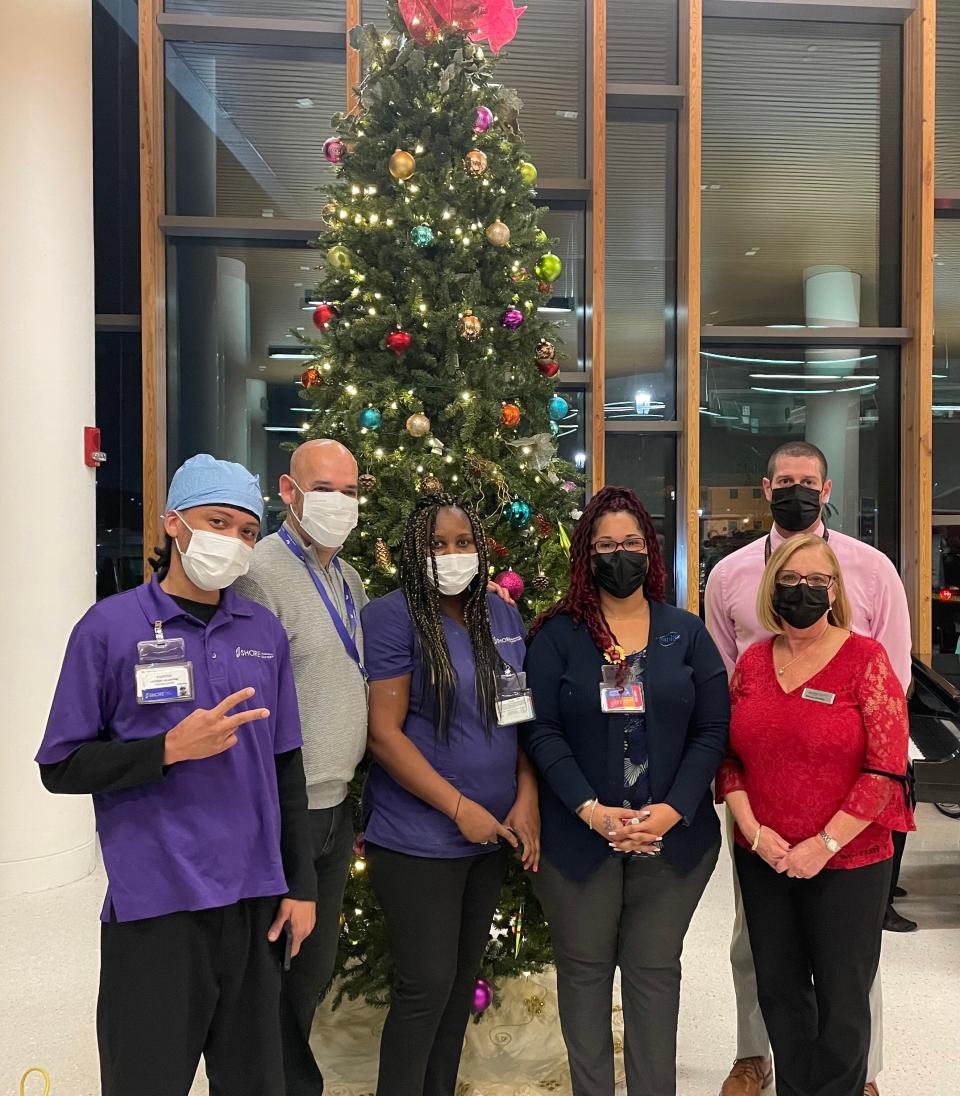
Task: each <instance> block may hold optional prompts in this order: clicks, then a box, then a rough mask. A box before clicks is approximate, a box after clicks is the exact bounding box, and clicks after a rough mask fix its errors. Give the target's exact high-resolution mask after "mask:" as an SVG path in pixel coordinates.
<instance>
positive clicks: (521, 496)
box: [301, 0, 580, 1003]
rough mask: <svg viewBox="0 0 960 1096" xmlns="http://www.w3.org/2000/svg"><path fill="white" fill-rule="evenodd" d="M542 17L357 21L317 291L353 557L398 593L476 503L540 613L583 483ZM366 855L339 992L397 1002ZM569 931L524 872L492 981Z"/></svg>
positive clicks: (472, 11) (381, 587)
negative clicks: (415, 514)
mask: <svg viewBox="0 0 960 1096" xmlns="http://www.w3.org/2000/svg"><path fill="white" fill-rule="evenodd" d="M523 10H524V9H522V8H519V9H515V8H514V7H513V2H512V0H483V2H482V3H477V2H466V0H429V2H428V0H390V17H391V20H392V24H393V25H392V27H391V28H389V29H388V30H387V31H386V32H384V30H383V29H382V28H381V29H378V28H376V27H374V26H365V27H363V28H360V27H357V28H354V30H353V31H352V32H351V44H352V45H353V47H354V48H356V49H358V50H359V51H360V54H361V63H362V67H363V72H364V73H365V75H364V79H363V81H362V83H361V85H360V86H359V87H358V88H357V95H358V107H357V109H356V111H354V112H351V113H350V114H347V115H337V116H335V117H334V119H333V125H334V128H335V130H336V133H335V135H334V136H332V137H331V138H330V139H329V140H328V141H327V142H326V144H325V146H324V151H325V154H326V156H327V159H328V160H330V161H331V162H332V163H333V164H335V165H336V172H337V182H336V184H335V185H334V186H333V187H332V188H331V190H330V193H329V200H328V202H327V204H326V206H325V207H324V221H325V222H326V223H327V224H328V226H329V233H327V234H326V236H325V237H324V238H323V240H321V241H318V243H317V246H318V247H320V248H322V249H323V250H324V251H325V257H326V263H325V275H324V277H323V278H322V280H321V282H320V284H319V286H318V287H317V293H318V299H319V300H320V301H322V302H323V303H321V304H319V305H318V306H317V308H316V311H315V313H314V317H313V318H314V324H315V325H316V327H317V329H318V333H317V334H316V335H315V336H314V337H313V338H310V339H307V340H306V342H307V345H308V346H309V347H310V349H311V350H312V352H313V353H314V354H315V361H313V362H311V363H310V365H309V366H308V368H307V369H306V370H305V372H304V374H303V376H302V378H301V381H302V385H303V396H304V398H306V399H308V400H310V401H311V403H312V405H313V407H314V408H315V414H314V416H313V417H312V421H311V423H310V426H309V429H308V432H307V435H306V436H308V437H332V438H337V439H338V440H340V441H342V442H343V443H344V444H345V445H346V446H347V447H348V448H349V449H351V451H352V452H353V453H354V454H355V455H356V457H357V460H358V462H359V464H360V471H361V477H360V485H361V491H362V499H361V507H360V526H359V531H358V534H355V535H354V537H353V538H351V541H350V542H349V544H348V545H347V549H346V556H347V558H348V559H349V560H350V561H351V562H352V563H353V564H354V565H355V566H356V567H357V569H358V570H359V572H360V574H361V575H363V576H364V580H365V582H366V583H367V586H368V590H369V593H370V595H371V596H372V597H376V596H378V595H380V594H384V593H386V592H388V591H389V590H391V589H393V588H394V587H395V585H396V578H395V575H396V565H395V563H394V559H393V554H394V552H395V551H396V550H397V548H398V546H399V544H400V542H401V538H402V531H403V526H404V522H405V520H406V517H407V515H408V514H409V512H410V510H411V508H412V505H413V502H414V499H415V497H416V495H417V494H418V493H422V492H435V491H439V490H441V489H442V490H446V491H449V492H450V493H452V494H463V495H466V496H468V497H470V498H471V499H473V500H474V502H475V504H476V505H477V507H478V510H479V512H480V513H481V515H482V517H483V520H484V526H485V529H486V532H487V540H488V547H489V549H490V556H491V560H493V561H496V564H497V566H496V567H494V569H493V570H494V571H495V572H505V573H502V574H501V575H499V576H498V581H500V582H501V584H502V585H504V586H505V587H506V588H507V589H509V590H510V592H511V594H513V596H514V597H515V598H516V599H517V601H518V604H519V605H520V608H521V611H522V612H523V613H524V615H525V616H526V617H527V618H528V619H531V618H532V617H533V615H535V614H536V612H538V611H540V610H541V609H543V608H545V607H546V606H548V605H550V604H552V602H553V601H554V600H556V598H557V597H558V596H559V594H560V592H561V590H562V589H563V587H564V584H565V582H566V576H567V569H568V555H567V550H568V547H569V539H568V538H569V530H570V528H571V527H572V524H573V522H574V520H575V518H576V515H577V512H576V509H575V508H576V506H577V504H578V500H579V492H580V484H579V482H578V479H577V476H576V474H575V472H574V470H573V469H572V467H571V466H569V465H567V464H565V463H564V462H562V461H560V460H559V459H558V457H557V448H556V438H557V435H558V434H559V432H560V430H561V426H560V424H561V422H562V421H563V420H564V419H565V418H566V417H567V416H568V414H569V409H568V407H567V403H566V401H565V400H564V399H563V397H562V396H561V395H560V394H559V393H558V392H556V391H555V389H554V387H553V385H554V382H553V380H552V378H554V377H555V376H556V374H557V373H558V372H559V369H560V365H559V362H558V357H559V356H561V355H562V352H563V351H562V347H560V346H558V345H557V341H556V335H555V331H554V325H552V324H551V323H549V322H548V321H547V320H545V318H544V317H543V315H542V314H541V313H540V312H539V311H538V307H539V306H541V305H543V304H545V303H546V301H547V300H548V299H549V297H550V295H551V283H552V282H553V281H554V280H555V279H556V278H557V277H558V276H559V274H560V271H561V263H560V260H559V259H558V258H557V257H556V256H555V255H554V254H552V252H551V251H550V243H549V241H548V240H547V238H546V236H545V235H544V233H543V232H542V230H541V229H540V227H539V225H538V215H539V210H538V207H537V206H536V205H535V204H534V196H535V190H534V189H533V188H534V184H535V182H536V176H537V172H536V167H535V166H534V165H533V164H532V163H530V162H529V161H527V160H526V159H525V158H524V149H523V139H522V136H521V132H520V128H519V113H520V108H521V103H520V101H519V99H518V98H517V96H516V94H515V93H514V92H511V91H509V90H506V89H504V88H502V87H500V86H498V85H497V84H496V83H495V82H494V63H493V61H492V59H491V58H490V57H489V56H488V51H487V50H485V49H484V47H483V45H481V44H480V43H481V42H482V41H486V42H488V44H489V49H492V50H493V51H494V52H498V51H499V49H500V47H501V46H502V45H503V44H505V43H506V42H508V41H509V40H510V39H511V38H512V37H513V34H514V33H515V31H516V25H517V19H518V17H519V16H520V15H521V14H522V12H523ZM363 868H364V863H363V860H362V859H358V860H357V862H356V863H355V865H354V870H353V872H352V874H351V879H350V882H349V884H348V892H347V897H346V900H345V904H344V910H345V919H344V931H343V934H342V940H341V945H342V946H341V955H340V975H341V978H342V981H341V992H346V993H347V994H348V995H349V996H351V997H355V996H357V995H360V994H362V995H364V996H366V998H367V999H368V1000H370V1001H371V1002H374V1003H383V1002H384V1001H385V1000H386V995H387V987H388V982H389V973H390V972H389V957H388V954H387V949H386V941H385V937H384V930H383V924H382V920H381V917H380V913H379V910H378V909H377V907H376V903H375V901H374V899H373V896H372V894H371V892H370V890H369V886H368V884H367V882H366V877H365V873H364V871H363ZM548 961H549V940H548V936H547V932H546V926H545V925H544V922H543V917H542V914H541V912H540V909H539V906H538V905H537V904H536V901H535V899H534V898H533V896H532V892H531V891H530V889H529V885H528V883H527V880H526V879H525V878H524V876H523V873H522V872H521V871H520V869H519V867H515V868H512V869H511V872H510V874H509V877H508V881H507V884H506V886H505V888H504V891H503V896H502V902H501V910H500V912H499V913H498V914H497V920H496V921H495V923H494V928H493V932H492V934H491V943H490V947H489V948H488V952H487V957H486V961H485V966H484V970H483V972H482V973H483V975H484V976H485V977H486V978H488V979H489V980H490V981H491V982H493V983H494V984H496V982H497V981H498V980H499V979H502V978H504V977H509V976H511V975H514V974H519V973H521V972H523V971H527V970H536V969H540V968H541V967H542V965H543V964H544V963H545V962H548Z"/></svg>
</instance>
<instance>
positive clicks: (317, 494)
mask: <svg viewBox="0 0 960 1096" xmlns="http://www.w3.org/2000/svg"><path fill="white" fill-rule="evenodd" d="M291 482H292V483H293V485H294V487H296V489H297V490H298V491H299V492H300V494H301V495H302V496H303V516H302V517H301V518H300V525H301V526H302V528H303V531H304V532H305V533H306V534H307V536H308V537H309V538H310V539H311V540H312V541H313V542H314V543H315V544H319V545H320V547H321V548H342V547H343V542H344V541H345V540H346V539H347V537H348V536H350V534H351V533H352V532H353V531H354V529H356V527H357V522H358V521H359V520H360V503H359V502H358V501H357V499H355V498H353V497H351V496H350V495H345V494H344V493H343V492H342V491H304V490H303V489H302V488H301V486H300V485H299V484H298V483H297V481H296V480H295V479H292V478H291Z"/></svg>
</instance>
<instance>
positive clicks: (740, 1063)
mask: <svg viewBox="0 0 960 1096" xmlns="http://www.w3.org/2000/svg"><path fill="white" fill-rule="evenodd" d="M831 487H832V484H831V482H830V480H829V479H828V478H827V460H826V457H825V456H824V455H823V453H822V452H821V451H820V450H819V449H818V448H817V447H816V446H815V445H810V444H809V443H808V442H788V443H787V444H786V445H782V446H780V448H779V449H777V450H776V451H775V452H774V453H773V454H772V456H771V457H770V461H769V464H768V466H767V476H766V478H765V479H764V481H763V491H764V495H765V496H766V499H767V501H768V502H769V503H770V509H771V512H772V514H773V521H774V524H773V528H772V529H771V530H770V533H769V534H768V535H767V536H766V537H762V538H760V539H759V540H755V541H752V542H751V543H750V544H748V545H746V546H745V547H743V548H741V549H739V550H738V551H736V552H734V553H732V554H731V555H729V556H726V557H725V558H724V559H722V560H720V562H719V563H717V565H716V566H715V567H714V568H713V570H712V571H711V572H710V577H709V579H708V580H707V588H706V593H705V595H704V601H705V607H706V623H707V629H708V630H709V632H710V634H711V635H712V636H713V639H714V641H715V642H716V644H717V647H718V648H719V649H720V654H721V656H722V657H723V661H724V663H725V664H726V667H727V672H728V674H732V673H733V670H734V667H735V665H736V663H737V660H738V659H739V657H740V656H741V655H742V654H743V652H744V651H745V650H746V649H747V648H748V647H749V646H751V645H752V644H754V643H757V642H758V641H760V640H763V639H768V638H769V636H770V633H769V632H766V631H764V630H763V629H762V628H761V627H760V625H759V623H758V622H757V604H756V602H757V590H758V588H759V586H760V579H761V577H762V575H763V570H764V567H765V566H766V561H767V560H768V559H769V558H770V555H771V553H772V552H775V551H776V550H777V548H779V547H780V545H781V544H782V543H783V542H784V540H786V539H787V538H789V537H792V536H797V535H798V534H800V533H816V534H817V535H819V536H823V537H825V538H826V539H827V540H828V542H829V544H830V547H831V548H832V549H833V551H834V552H835V553H836V556H837V559H838V560H839V561H840V567H841V570H842V571H843V579H844V582H845V584H846V587H847V593H848V595H849V598H850V605H851V609H852V611H853V617H852V629H853V631H854V632H857V633H859V634H860V635H865V636H870V637H871V638H872V639H875V640H877V641H878V642H879V643H882V644H883V646H884V648H885V649H886V651H887V654H888V655H889V657H890V661H891V663H892V664H893V669H894V672H895V673H896V675H897V677H898V678H899V679H900V683H901V684H902V685H903V687H904V690H906V689H907V687H908V686H909V684H910V673H911V670H910V614H909V611H908V609H907V598H906V594H905V593H904V590H903V585H902V583H901V582H900V576H899V575H898V574H897V571H896V569H895V568H894V566H893V564H892V563H891V562H890V560H889V559H888V558H887V557H886V556H885V555H884V554H883V553H882V552H879V551H877V549H876V548H873V547H871V546H870V545H869V544H864V543H863V541H860V540H856V539H855V538H854V537H850V536H846V535H845V534H843V533H838V532H835V531H832V530H828V529H826V528H825V526H824V524H823V519H822V511H823V507H824V506H825V505H826V503H827V502H828V501H829V499H830V490H831ZM904 836H905V835H904ZM902 855H903V842H902V841H901V842H900V843H899V846H898V847H897V850H896V853H895V870H894V882H896V874H897V869H898V868H899V861H900V857H901V856H902ZM734 894H735V900H736V921H735V923H734V930H733V939H732V941H731V944H730V963H731V966H732V968H733V984H734V990H735V992H736V997H737V1060H736V1062H734V1066H733V1069H732V1070H731V1072H730V1075H729V1076H728V1077H727V1079H726V1081H725V1082H724V1084H723V1088H722V1089H721V1096H759V1094H760V1092H761V1091H762V1090H763V1089H764V1088H767V1087H768V1086H769V1085H770V1083H771V1080H772V1070H771V1064H770V1044H769V1040H768V1038H767V1030H766V1027H765V1026H764V1023H763V1017H762V1015H761V1013H760V1005H759V1003H758V1002H757V978H756V972H755V971H754V967H753V955H752V954H751V951H750V939H749V937H748V935H747V927H746V922H745V920H744V917H743V908H742V904H741V901H740V888H739V885H738V883H737V877H736V872H734ZM891 897H892V896H891ZM884 927H885V928H892V929H895V930H896V931H900V932H909V931H912V930H913V929H915V928H916V927H917V926H916V924H915V923H914V922H912V921H908V920H907V919H906V918H903V917H900V915H899V914H898V913H897V912H896V911H895V910H894V909H893V906H892V905H891V906H890V907H889V909H888V911H887V917H886V918H885V920H884ZM870 1003H871V1012H872V1019H873V1032H872V1037H871V1045H870V1058H869V1069H868V1073H867V1076H868V1077H869V1078H871V1080H870V1081H869V1082H868V1083H867V1086H866V1088H865V1089H864V1096H879V1089H878V1088H877V1084H876V1077H877V1075H878V1074H879V1072H880V1070H881V1068H882V1065H883V1019H882V1015H883V1005H882V997H881V991H880V978H879V977H878V978H877V979H876V981H875V983H874V987H873V991H872V992H871V1001H870Z"/></svg>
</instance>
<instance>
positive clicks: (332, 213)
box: [320, 202, 337, 227]
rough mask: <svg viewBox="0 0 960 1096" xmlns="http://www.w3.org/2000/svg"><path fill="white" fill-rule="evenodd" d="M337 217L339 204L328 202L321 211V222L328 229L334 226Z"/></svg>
mask: <svg viewBox="0 0 960 1096" xmlns="http://www.w3.org/2000/svg"><path fill="white" fill-rule="evenodd" d="M336 215H337V203H336V202H327V204H326V205H325V206H324V207H323V209H321V210H320V220H321V221H323V223H324V224H325V225H327V226H328V227H329V226H330V225H332V224H333V221H334V218H335V217H336Z"/></svg>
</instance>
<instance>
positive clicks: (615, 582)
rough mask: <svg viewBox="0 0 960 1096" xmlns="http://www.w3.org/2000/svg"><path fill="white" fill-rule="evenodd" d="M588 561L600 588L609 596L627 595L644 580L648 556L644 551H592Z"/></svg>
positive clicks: (648, 561)
mask: <svg viewBox="0 0 960 1096" xmlns="http://www.w3.org/2000/svg"><path fill="white" fill-rule="evenodd" d="M590 562H591V565H592V569H593V577H594V578H595V579H596V580H597V585H598V586H599V587H600V589H601V590H606V592H607V593H608V594H610V596H611V597H629V596H630V595H631V594H635V593H636V592H637V590H639V589H640V587H641V586H642V585H643V584H644V582H645V581H646V579H647V569H648V567H649V566H650V557H649V556H648V555H647V554H646V552H603V553H601V552H594V553H593V555H592V556H591V557H590Z"/></svg>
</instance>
